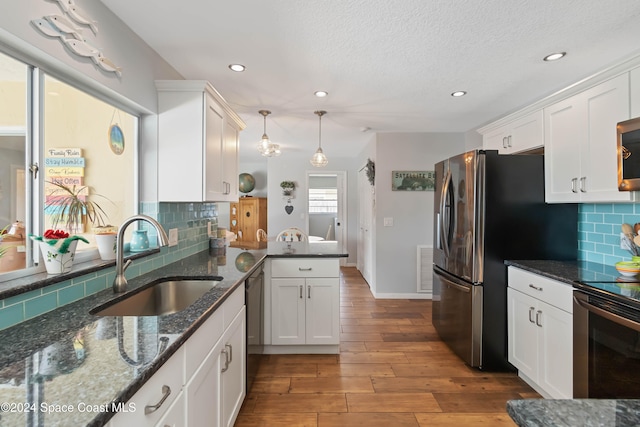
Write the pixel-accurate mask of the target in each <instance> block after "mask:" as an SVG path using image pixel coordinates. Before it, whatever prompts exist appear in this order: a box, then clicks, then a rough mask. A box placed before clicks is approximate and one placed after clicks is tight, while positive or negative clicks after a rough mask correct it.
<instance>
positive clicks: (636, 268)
mask: <svg viewBox="0 0 640 427" xmlns="http://www.w3.org/2000/svg"><path fill="white" fill-rule="evenodd" d="M616 270H618V273H620V274H621V275H623V276H627V277H632V276H635V275H637V274H638V273H640V263H637V262H634V261H620V262H617V263H616Z"/></svg>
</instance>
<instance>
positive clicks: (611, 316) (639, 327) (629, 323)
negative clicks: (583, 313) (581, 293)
mask: <svg viewBox="0 0 640 427" xmlns="http://www.w3.org/2000/svg"><path fill="white" fill-rule="evenodd" d="M573 301H574V302H575V303H576V304H578V305H579V306H580V307H582V308H584V309H586V310H589V311H590V312H592V313H594V314H597V315H598V316H601V317H604V318H605V319H607V320H610V321H612V322H614V323H617V324H619V325H622V326H626V327H627V328H630V329H633V330H634V331H637V332H640V323H638V322H634V321H633V320H630V319H627V318H625V317H622V316H619V315H617V314H615V313H610V312H608V311H606V310H603V309H601V308H600V307H596V306H594V305H591V304H589V303H588V302H585V301H582V300H579V299H578V298H576V297H575V295H574V297H573Z"/></svg>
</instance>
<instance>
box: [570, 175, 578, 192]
mask: <svg viewBox="0 0 640 427" xmlns="http://www.w3.org/2000/svg"><path fill="white" fill-rule="evenodd" d="M577 184H578V178H573V179H572V180H571V192H572V193H577V192H578V189H577V188H576V185H577Z"/></svg>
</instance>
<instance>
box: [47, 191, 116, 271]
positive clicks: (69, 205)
mask: <svg viewBox="0 0 640 427" xmlns="http://www.w3.org/2000/svg"><path fill="white" fill-rule="evenodd" d="M47 183H48V184H51V185H52V186H53V189H52V190H51V191H50V193H49V200H50V201H49V202H48V203H47V205H46V209H47V212H48V211H51V212H52V214H51V225H52V226H53V228H55V229H57V228H58V226H59V225H61V224H62V225H63V227H64V228H65V229H66V230H67V231H69V232H70V233H82V232H83V231H84V225H85V224H86V223H91V224H92V226H93V228H92V231H93V233H94V235H95V237H96V243H97V245H98V252H99V253H100V258H102V259H103V260H112V259H115V257H116V252H115V247H116V235H117V233H118V228H117V227H115V226H113V225H109V224H107V221H106V219H107V214H106V212H105V211H104V209H103V208H102V206H100V204H99V203H98V202H96V201H95V200H93V198H94V197H102V198H103V199H105V200H108V199H107V198H106V197H104V196H102V195H100V194H90V188H89V187H88V186H83V185H80V186H77V185H73V186H68V185H65V184H62V183H60V182H56V181H47Z"/></svg>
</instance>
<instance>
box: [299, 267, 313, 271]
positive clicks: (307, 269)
mask: <svg viewBox="0 0 640 427" xmlns="http://www.w3.org/2000/svg"><path fill="white" fill-rule="evenodd" d="M311 270H313V268H312V267H308V268H302V267H298V271H311Z"/></svg>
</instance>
